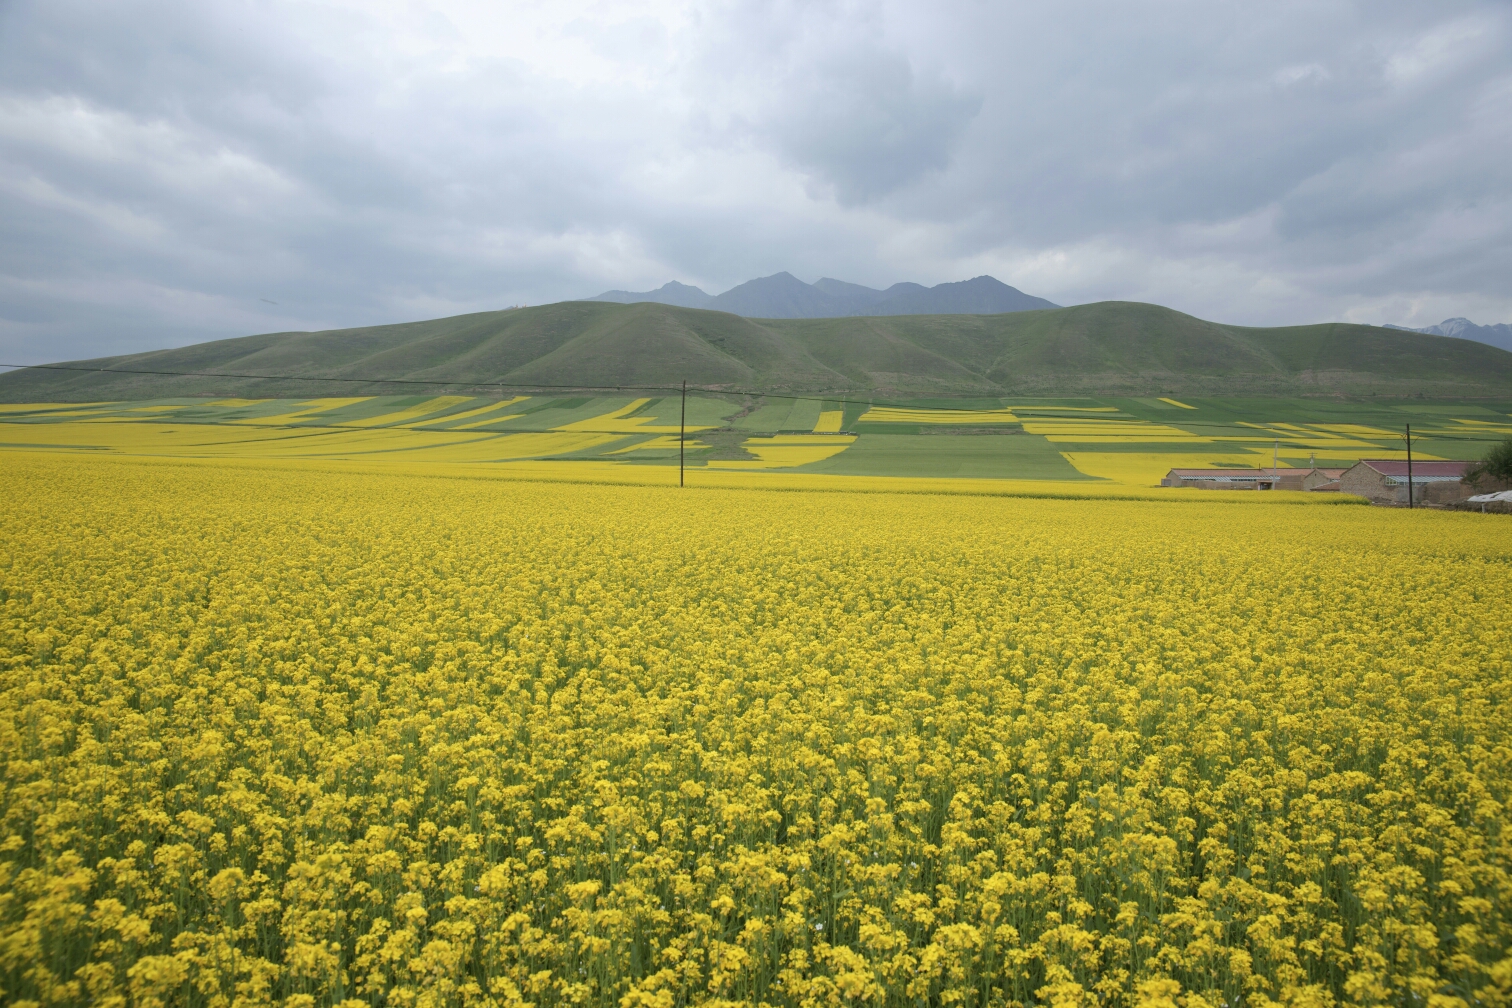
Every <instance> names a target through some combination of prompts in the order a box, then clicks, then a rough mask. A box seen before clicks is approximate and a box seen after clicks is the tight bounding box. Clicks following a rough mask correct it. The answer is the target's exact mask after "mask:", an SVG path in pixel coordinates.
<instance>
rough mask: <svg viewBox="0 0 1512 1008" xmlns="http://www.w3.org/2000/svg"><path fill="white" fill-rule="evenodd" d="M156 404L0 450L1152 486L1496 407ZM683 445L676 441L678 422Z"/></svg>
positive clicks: (1509, 424) (91, 413) (1495, 437)
mask: <svg viewBox="0 0 1512 1008" xmlns="http://www.w3.org/2000/svg"><path fill="white" fill-rule="evenodd" d="M683 415H684V414H683V402H682V401H681V399H680V398H679V397H678V396H677V395H671V396H639V397H634V396H630V395H619V396H604V395H601V394H597V395H591V394H582V395H541V394H536V395H509V396H501V397H495V398H489V397H479V396H465V395H438V396H352V397H332V398H314V399H203V398H199V399H163V400H150V401H137V402H98V403H82V404H10V405H5V406H0V448H4V449H15V450H39V449H40V450H48V451H58V450H61V451H81V452H103V453H107V454H119V455H132V456H180V457H189V458H230V457H235V458H270V459H271V458H288V459H294V458H302V459H350V460H366V461H383V462H399V461H403V462H415V463H435V462H445V463H469V464H479V465H488V466H500V465H509V464H511V463H519V462H524V461H532V462H542V461H555V462H561V463H569V462H570V463H573V464H576V465H578V466H581V465H582V464H583V463H585V462H586V463H597V464H599V465H602V466H615V467H626V466H644V465H650V466H668V465H676V464H678V461H679V456H680V455H681V457H682V459H683V462H684V464H685V465H686V466H687V467H688V468H689V470H691V471H694V472H697V471H698V470H734V471H762V470H766V471H776V472H790V473H811V474H816V475H817V474H829V475H846V476H870V477H888V476H899V477H934V478H974V479H994V480H1053V481H1060V480H1066V481H1103V482H1110V483H1115V484H1121V485H1127V486H1152V485H1154V484H1156V483H1158V482H1159V480H1160V478H1161V476H1163V475H1164V474H1165V472H1166V471H1167V470H1168V469H1171V468H1173V467H1191V468H1200V467H1206V466H1213V467H1227V468H1260V467H1268V466H1270V465H1271V464H1272V461H1273V460H1275V461H1276V462H1278V463H1279V465H1281V466H1282V467H1304V466H1308V465H1311V464H1313V463H1316V464H1317V465H1319V466H1348V465H1351V464H1353V463H1354V462H1355V461H1357V460H1359V459H1361V458H1404V457H1405V454H1406V451H1405V448H1406V446H1405V441H1404V434H1405V431H1406V429H1407V427H1408V426H1409V425H1410V426H1411V429H1412V433H1413V453H1414V457H1416V458H1420V459H1424V460H1430V459H1474V458H1478V457H1480V456H1481V455H1482V454H1483V453H1484V452H1485V450H1486V448H1487V447H1488V446H1489V445H1490V444H1493V443H1495V442H1497V441H1499V440H1501V439H1503V438H1505V437H1508V436H1512V402H1491V403H1486V402H1480V403H1454V402H1439V403H1435V402H1407V403H1403V402H1400V401H1391V402H1381V403H1372V402H1370V401H1368V400H1366V401H1358V400H1357V401H1325V400H1307V399H1265V398H1245V399H1222V398H1219V399H1203V398H1187V399H1182V400H1178V399H1175V398H1161V397H1142V398H1106V399H1103V398H1076V399H1032V398H1015V399H998V398H991V399H970V400H960V399H917V400H903V401H897V400H882V399H877V400H875V401H871V400H866V399H848V400H826V399H821V398H812V399H810V398H801V397H775V396H766V397H753V396H732V395H713V394H707V393H693V394H690V395H689V396H688V398H687V401H686V426H685V427H682V426H680V424H682V423H683ZM682 431H685V432H686V440H685V441H682V442H681V443H680V441H679V435H680V432H682Z"/></svg>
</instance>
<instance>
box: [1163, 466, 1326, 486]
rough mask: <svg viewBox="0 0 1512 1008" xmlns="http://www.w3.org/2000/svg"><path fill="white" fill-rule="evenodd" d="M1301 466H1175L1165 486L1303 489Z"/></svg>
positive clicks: (1164, 482)
mask: <svg viewBox="0 0 1512 1008" xmlns="http://www.w3.org/2000/svg"><path fill="white" fill-rule="evenodd" d="M1304 475H1305V474H1304V471H1303V470H1301V469H1172V470H1171V471H1170V472H1168V473H1166V475H1165V479H1163V480H1161V481H1160V485H1161V486H1168V487H1197V488H1198V489H1202V490H1301V489H1302V479H1303V476H1304Z"/></svg>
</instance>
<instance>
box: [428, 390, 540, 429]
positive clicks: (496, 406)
mask: <svg viewBox="0 0 1512 1008" xmlns="http://www.w3.org/2000/svg"><path fill="white" fill-rule="evenodd" d="M529 398H530V396H515V397H513V398H512V399H502V400H500V401H499V402H496V403H489V404H488V405H487V406H479V407H478V408H477V409H470V410H468V411H467V412H465V413H453V414H452V415H451V416H448V417H442V418H441V419H440V420H435V421H429V422H427V423H426V424H424V425H423V426H430V425H431V424H433V423H444V424H451V425H452V426H449V427H448V428H447V429H448V430H467V429H468V428H471V427H483V426H485V425H487V424H491V423H502V422H503V421H505V420H513V419H515V417H517V416H519V414H514V415H512V416H494V417H489V418H488V419H487V420H478V421H475V422H473V423H467V424H457V423H456V421H458V420H468V419H471V418H473V417H480V416H483V415H484V414H485V413H493V412H496V411H497V410H501V409H507V408H509V407H510V406H513V405H515V404H516V403H522V402H524V401H525V400H527V399H529Z"/></svg>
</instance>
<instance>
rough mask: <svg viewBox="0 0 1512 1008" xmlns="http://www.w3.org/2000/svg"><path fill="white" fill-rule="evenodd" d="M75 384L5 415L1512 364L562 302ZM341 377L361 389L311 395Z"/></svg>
mask: <svg viewBox="0 0 1512 1008" xmlns="http://www.w3.org/2000/svg"><path fill="white" fill-rule="evenodd" d="M69 366H71V367H77V368H88V369H90V370H87V371H69V370H46V369H41V368H26V369H21V370H16V371H11V372H8V373H5V374H0V401H5V402H49V401H89V400H106V399H110V400H116V399H147V398H160V397H165V396H187V395H204V394H213V395H220V396H231V395H240V396H301V395H341V394H350V395H373V394H381V393H394V392H399V391H404V390H405V389H404V387H402V386H399V385H397V384H396V385H384V384H382V383H381V382H378V381H377V380H379V379H405V380H408V381H420V382H436V383H438V384H437V385H435V386H432V388H433V389H435V390H442V389H443V388H444V386H451V387H452V388H453V389H454V390H456V391H459V392H465V391H472V390H478V389H481V388H486V387H487V386H489V385H496V384H507V385H513V386H532V387H550V386H578V387H617V386H674V385H676V384H678V383H680V382H682V381H684V380H686V381H687V382H688V383H689V385H691V386H699V387H709V388H731V389H760V390H765V391H771V392H781V391H803V392H817V393H839V392H885V393H913V394H920V395H940V396H962V395H964V396H971V395H998V394H1005V393H1025V392H1033V393H1037V394H1042V395H1044V394H1055V393H1064V394H1092V393H1101V394H1115V395H1116V394H1122V395H1146V394H1159V395H1183V394H1186V395H1197V394H1202V395H1293V396H1296V395H1301V396H1321V395H1341V394H1342V395H1369V394H1376V395H1389V396H1406V395H1416V394H1421V395H1429V396H1439V397H1443V396H1453V397H1457V398H1465V397H1476V396H1505V395H1507V394H1508V392H1509V391H1512V353H1509V352H1507V351H1505V350H1499V349H1497V348H1495V347H1491V346H1487V345H1485V344H1482V343H1478V342H1474V341H1471V340H1464V339H1454V338H1452V337H1446V336H1434V335H1425V334H1421V333H1415V332H1408V331H1402V330H1393V329H1384V328H1377V327H1374V326H1362V325H1346V324H1336V323H1329V324H1323V325H1310V326H1290V327H1285V328H1274V329H1257V328H1245V327H1240V326H1230V325H1220V324H1218V323H1215V322H1206V321H1203V320H1202V319H1198V318H1193V317H1192V316H1190V315H1183V314H1182V313H1180V312H1177V311H1172V310H1171V309H1169V308H1162V307H1160V306H1158V305H1150V304H1139V303H1133V302H1122V301H1108V302H1102V303H1098V304H1088V305H1078V306H1075V307H1071V308H1054V309H1045V310H1039V311H1021V312H1012V313H1009V314H1004V315H903V316H887V317H858V318H833V319H749V318H743V317H740V316H737V315H731V314H728V313H725V312H715V311H705V310H700V309H692V308H679V307H675V306H671V305H663V304H652V303H641V304H615V303H610V302H589V301H568V302H562V303H560V304H552V305H543V306H541V307H537V308H522V309H512V310H508V311H498V312H482V313H478V314H472V315H459V316H456V317H454V318H444V319H434V320H431V321H427V322H410V323H404V324H399V325H384V326H370V327H366V328H360V329H339V330H332V331H328V332H316V333H304V332H290V333H269V334H266V335H261V336H247V337H242V338H239V339H227V340H216V341H213V342H209V343H200V344H196V345H194V346H187V347H180V348H177V349H171V350H157V351H152V352H149V353H141V354H131V355H127V356H121V357H108V358H99V359H96V360H89V361H76V362H71V363H70V364H69ZM99 369H119V370H124V371H133V370H135V371H158V372H210V373H213V374H216V375H222V374H233V375H275V376H291V377H289V378H279V379H264V378H256V377H249V378H242V377H176V376H173V375H154V374H122V373H112V372H111V371H110V370H99ZM331 378H341V379H352V380H357V381H360V382H361V383H355V382H354V383H350V384H343V383H337V382H330V381H321V380H308V379H331ZM299 379H307V380H299ZM441 383H444V385H443V384H441ZM412 388H413V387H412ZM415 390H416V391H419V390H420V389H418V388H415Z"/></svg>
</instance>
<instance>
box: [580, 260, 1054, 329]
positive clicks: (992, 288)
mask: <svg viewBox="0 0 1512 1008" xmlns="http://www.w3.org/2000/svg"><path fill="white" fill-rule="evenodd" d="M587 300H589V301H618V302H621V303H630V302H634V301H656V302H659V303H661V304H675V305H680V306H682V307H684V308H711V309H714V310H716V311H727V312H730V313H732V314H735V315H743V316H745V317H746V318H844V317H847V316H856V315H1001V314H1003V313H1005V312H1015V311H1034V310H1042V309H1045V308H1056V307H1058V305H1055V304H1052V303H1051V302H1049V301H1046V300H1045V299H1044V298H1037V297H1033V296H1032V295H1029V294H1025V293H1024V292H1023V291H1021V290H1019V289H1017V288H1015V287H1010V286H1008V285H1007V284H1005V283H1003V282H1002V281H1001V280H999V279H997V278H996V277H992V276H987V275H986V274H983V275H982V276H977V277H972V278H971V279H970V280H961V281H958V282H956V283H943V284H938V285H936V286H934V287H925V286H924V285H923V284H917V283H909V282H904V283H895V284H893V285H892V286H891V287H889V288H887V289H886V290H877V289H876V288H873V287H865V286H862V285H861V284H854V283H849V282H847V281H844V280H836V279H835V278H833V277H823V278H821V279H819V280H817V281H815V282H814V283H812V284H807V283H804V282H803V281H802V280H799V279H798V278H797V277H795V276H793V274H791V273H789V272H787V271H786V270H783V271H782V272H780V273H773V274H772V275H770V276H764V277H757V278H756V279H754V280H747V281H746V282H745V283H743V284H738V285H736V286H734V287H731V288H730V289H729V290H727V291H725V292H724V293H723V294H720V295H719V296H717V297H710V296H709V295H708V294H705V293H704V292H703V291H702V290H700V289H699V288H697V287H688V286H686V285H685V284H680V283H677V282H676V281H673V282H671V283H668V284H665V285H664V286H662V287H660V288H658V289H657V290H654V291H649V292H647V293H645V294H633V293H630V292H627V291H605V292H604V293H603V294H600V295H598V296H597V297H592V298H588V299H587Z"/></svg>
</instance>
